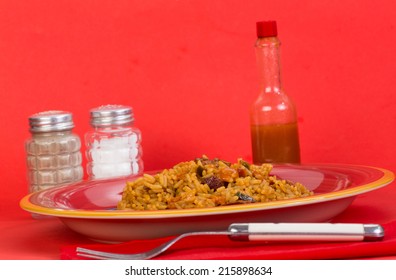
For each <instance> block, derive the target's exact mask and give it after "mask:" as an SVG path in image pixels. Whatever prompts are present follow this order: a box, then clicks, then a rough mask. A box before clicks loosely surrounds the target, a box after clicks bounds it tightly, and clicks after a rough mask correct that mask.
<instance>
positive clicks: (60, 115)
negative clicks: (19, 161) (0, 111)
mask: <svg viewBox="0 0 396 280" xmlns="http://www.w3.org/2000/svg"><path fill="white" fill-rule="evenodd" d="M29 124H30V132H31V138H30V139H28V140H27V141H26V142H25V150H26V160H27V167H28V182H29V192H36V191H40V190H43V189H47V188H52V187H57V186H61V185H65V184H69V183H75V182H79V181H81V180H82V178H83V173H84V172H83V168H82V166H81V163H82V156H81V152H80V149H81V141H80V138H79V137H78V136H77V135H75V134H73V133H72V129H73V128H74V123H73V119H72V114H71V113H69V112H64V111H46V112H41V113H37V114H34V115H32V116H31V117H30V118H29Z"/></svg>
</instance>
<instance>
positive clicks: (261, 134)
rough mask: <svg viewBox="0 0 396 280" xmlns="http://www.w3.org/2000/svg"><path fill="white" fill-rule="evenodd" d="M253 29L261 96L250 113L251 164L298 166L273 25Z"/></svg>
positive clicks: (292, 113) (293, 112)
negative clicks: (255, 37) (255, 32)
mask: <svg viewBox="0 0 396 280" xmlns="http://www.w3.org/2000/svg"><path fill="white" fill-rule="evenodd" d="M256 27H257V37H258V38H257V41H256V44H255V50H256V59H257V66H258V70H259V85H260V88H259V90H260V93H259V96H258V98H257V100H256V101H255V102H254V104H253V105H252V107H251V109H250V124H251V140H252V150H253V162H254V163H256V164H262V163H299V162H300V143H299V135H298V124H297V113H296V108H295V105H294V104H293V102H292V100H291V99H290V97H289V96H288V95H287V94H286V93H285V92H284V90H283V87H282V81H281V65H280V41H279V39H278V37H277V35H278V33H277V25H276V21H261V22H257V26H256Z"/></svg>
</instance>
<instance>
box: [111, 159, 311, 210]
mask: <svg viewBox="0 0 396 280" xmlns="http://www.w3.org/2000/svg"><path fill="white" fill-rule="evenodd" d="M272 167H273V166H272V165H271V164H262V165H254V164H250V163H248V162H246V161H244V160H242V159H238V161H237V162H236V163H229V162H226V161H224V160H220V159H217V158H215V159H209V158H208V157H207V156H202V157H201V158H197V159H195V160H191V161H186V162H181V163H179V164H176V165H175V166H173V167H172V168H170V169H165V170H163V171H162V172H159V173H157V174H153V175H151V174H144V175H143V176H141V177H139V178H137V179H136V180H134V181H128V182H127V183H126V186H125V188H124V190H123V193H122V199H121V201H120V202H119V203H118V205H117V209H120V210H124V209H129V210H130V209H132V210H163V209H187V208H204V207H215V206H223V205H231V204H238V203H255V202H269V201H277V200H283V199H290V198H298V197H305V196H309V195H313V192H312V191H310V190H309V189H307V188H306V187H305V186H304V185H302V184H301V183H297V182H290V181H288V180H284V179H281V178H278V177H276V176H274V175H271V174H270V172H271V170H272Z"/></svg>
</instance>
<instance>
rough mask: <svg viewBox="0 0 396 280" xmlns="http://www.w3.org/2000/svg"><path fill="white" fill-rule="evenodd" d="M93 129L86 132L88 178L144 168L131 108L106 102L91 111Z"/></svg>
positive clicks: (139, 140) (128, 173)
mask: <svg viewBox="0 0 396 280" xmlns="http://www.w3.org/2000/svg"><path fill="white" fill-rule="evenodd" d="M90 122H91V126H92V130H91V131H88V132H87V133H86V134H85V144H86V157H87V173H88V176H89V178H90V179H103V178H112V177H123V176H129V175H135V174H140V173H142V172H143V160H142V147H141V132H140V130H139V129H138V128H136V127H134V114H133V109H132V108H131V107H129V106H123V105H105V106H100V107H97V108H94V109H92V110H91V111H90Z"/></svg>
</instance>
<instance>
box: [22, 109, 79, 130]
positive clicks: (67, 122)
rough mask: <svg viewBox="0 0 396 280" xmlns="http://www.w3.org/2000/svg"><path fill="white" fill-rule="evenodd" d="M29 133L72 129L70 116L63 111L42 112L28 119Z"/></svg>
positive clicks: (72, 123)
mask: <svg viewBox="0 0 396 280" xmlns="http://www.w3.org/2000/svg"><path fill="white" fill-rule="evenodd" d="M29 125H30V131H31V132H51V131H62V130H70V129H72V128H74V122H73V117H72V114H71V113H69V112H65V111H44V112H40V113H36V114H34V115H32V116H30V117H29Z"/></svg>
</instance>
